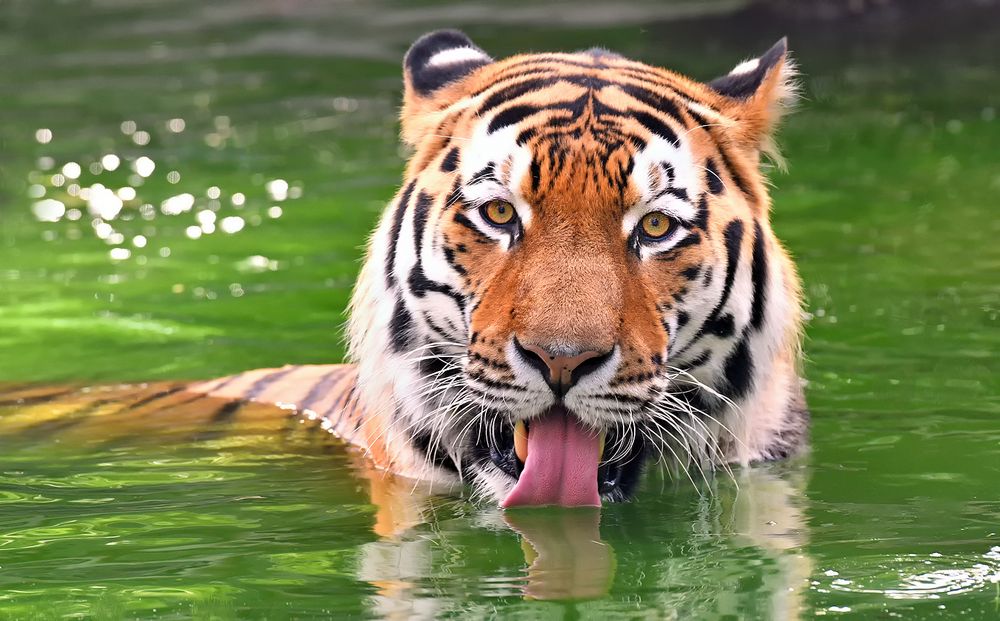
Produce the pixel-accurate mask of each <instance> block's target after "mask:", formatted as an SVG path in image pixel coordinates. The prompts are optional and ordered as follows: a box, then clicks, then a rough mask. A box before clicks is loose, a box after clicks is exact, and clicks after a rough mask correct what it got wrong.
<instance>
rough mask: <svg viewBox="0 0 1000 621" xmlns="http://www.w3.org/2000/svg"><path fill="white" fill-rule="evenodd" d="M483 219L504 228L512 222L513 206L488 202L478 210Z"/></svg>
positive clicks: (505, 202)
mask: <svg viewBox="0 0 1000 621" xmlns="http://www.w3.org/2000/svg"><path fill="white" fill-rule="evenodd" d="M479 212H480V213H481V214H483V218H485V219H486V221H487V222H489V223H490V224H494V225H496V226H504V225H507V224H510V223H511V222H513V221H514V216H515V215H516V214H515V213H514V206H513V205H511V204H510V203H508V202H507V201H500V200H497V201H490V202H488V203H486V204H485V205H483V206H482V207H480V208H479Z"/></svg>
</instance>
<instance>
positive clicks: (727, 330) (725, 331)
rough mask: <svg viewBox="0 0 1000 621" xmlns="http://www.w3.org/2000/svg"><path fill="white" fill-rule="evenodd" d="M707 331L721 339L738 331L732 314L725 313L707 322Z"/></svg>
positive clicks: (705, 328)
mask: <svg viewBox="0 0 1000 621" xmlns="http://www.w3.org/2000/svg"><path fill="white" fill-rule="evenodd" d="M704 330H705V332H707V333H708V334H711V335H712V336H717V337H719V338H720V339H725V338H729V337H731V336H732V335H733V334H735V333H736V325H735V322H734V320H733V316H732V315H731V314H728V313H727V314H725V315H722V316H721V317H716V318H714V319H712V320H710V321H706V322H705V327H704Z"/></svg>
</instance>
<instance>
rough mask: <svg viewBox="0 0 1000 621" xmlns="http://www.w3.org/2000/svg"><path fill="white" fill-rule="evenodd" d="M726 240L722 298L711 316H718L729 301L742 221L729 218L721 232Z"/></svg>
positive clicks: (737, 258)
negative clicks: (724, 277)
mask: <svg viewBox="0 0 1000 621" xmlns="http://www.w3.org/2000/svg"><path fill="white" fill-rule="evenodd" d="M723 236H724V237H725V240H726V282H725V286H724V287H723V288H722V298H720V299H719V304H718V305H717V306H716V307H715V310H714V311H712V315H713V316H718V314H719V312H720V311H722V309H723V308H724V307H725V306H726V303H727V302H728V301H729V294H730V293H731V292H732V290H733V281H734V280H735V279H736V265H737V263H739V260H740V246H741V245H742V244H743V221H742V220H730V221H729V224H727V225H726V230H725V232H724V233H723Z"/></svg>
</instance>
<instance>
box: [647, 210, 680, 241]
mask: <svg viewBox="0 0 1000 621" xmlns="http://www.w3.org/2000/svg"><path fill="white" fill-rule="evenodd" d="M639 230H640V232H641V233H642V236H643V237H645V238H646V239H647V240H649V241H659V240H661V239H663V238H664V237H666V236H667V235H669V234H670V232H671V231H673V230H674V219H673V218H671V217H670V216H668V215H667V214H665V213H663V212H662V211H651V212H649V213H647V214H646V215H645V216H643V217H642V220H641V221H640V222H639Z"/></svg>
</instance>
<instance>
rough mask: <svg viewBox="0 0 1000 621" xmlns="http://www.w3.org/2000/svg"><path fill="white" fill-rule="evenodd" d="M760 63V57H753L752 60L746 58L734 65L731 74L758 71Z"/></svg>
mask: <svg viewBox="0 0 1000 621" xmlns="http://www.w3.org/2000/svg"><path fill="white" fill-rule="evenodd" d="M758 65H760V59H759V58H751V59H750V60H744V61H743V62H741V63H740V64H738V65H736V66H735V67H733V70H732V71H730V72H729V75H742V74H744V73H750V72H751V71H756V70H757V66H758Z"/></svg>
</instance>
